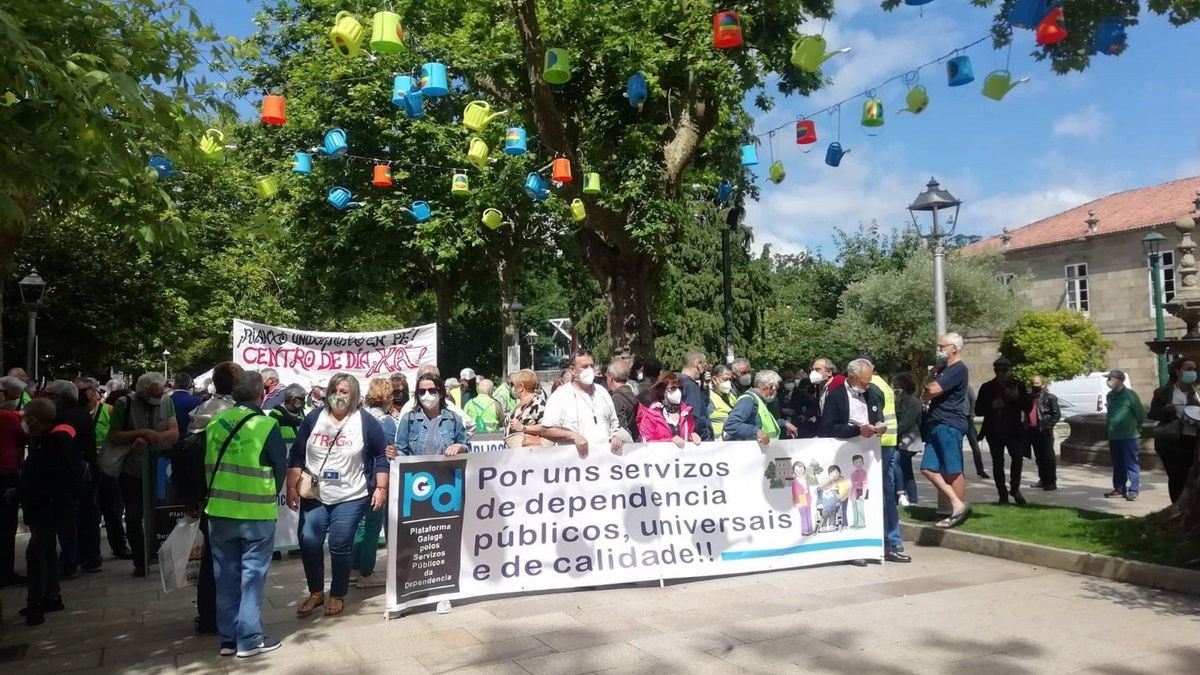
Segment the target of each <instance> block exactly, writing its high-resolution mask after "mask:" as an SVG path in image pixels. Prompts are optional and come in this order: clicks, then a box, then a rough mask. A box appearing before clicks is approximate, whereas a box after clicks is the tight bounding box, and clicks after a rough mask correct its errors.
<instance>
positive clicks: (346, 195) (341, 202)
mask: <svg viewBox="0 0 1200 675" xmlns="http://www.w3.org/2000/svg"><path fill="white" fill-rule="evenodd" d="M325 201H327V202H329V205H330V206H332V207H333V208H335V209H337V210H338V211H344V210H346V209H348V208H351V207H354V206H362V204H360V203H358V202H352V201H350V191H349V190H347V189H346V188H344V187H331V188H329V196H327V197H325Z"/></svg>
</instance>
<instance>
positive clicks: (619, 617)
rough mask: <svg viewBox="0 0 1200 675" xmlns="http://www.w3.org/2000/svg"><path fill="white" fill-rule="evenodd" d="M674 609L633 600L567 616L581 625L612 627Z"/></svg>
mask: <svg viewBox="0 0 1200 675" xmlns="http://www.w3.org/2000/svg"><path fill="white" fill-rule="evenodd" d="M671 610H672V608H671V607H670V606H669V605H668V604H666V603H655V602H638V601H636V600H631V601H629V602H622V603H616V604H606V605H600V606H597V607H587V608H584V609H573V610H571V611H569V612H567V615H569V616H571V617H573V618H575V619H577V620H578V621H580V622H581V623H584V624H588V625H593V624H600V625H606V626H607V625H610V624H614V623H622V622H627V621H636V620H638V619H641V618H642V617H645V616H647V615H650V614H654V613H657V612H669V611H671Z"/></svg>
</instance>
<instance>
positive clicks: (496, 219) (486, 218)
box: [481, 209, 504, 230]
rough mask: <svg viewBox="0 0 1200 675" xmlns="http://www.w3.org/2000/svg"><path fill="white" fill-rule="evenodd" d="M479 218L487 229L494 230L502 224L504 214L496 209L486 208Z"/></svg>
mask: <svg viewBox="0 0 1200 675" xmlns="http://www.w3.org/2000/svg"><path fill="white" fill-rule="evenodd" d="M481 220H483V224H484V225H487V226H488V228H489V229H492V230H494V229H496V228H498V227H500V226H501V225H503V224H504V214H503V213H500V211H499V210H498V209H486V210H485V211H484V212H483V218H482V219H481Z"/></svg>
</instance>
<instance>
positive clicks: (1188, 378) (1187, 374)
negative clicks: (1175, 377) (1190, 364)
mask: <svg viewBox="0 0 1200 675" xmlns="http://www.w3.org/2000/svg"><path fill="white" fill-rule="evenodd" d="M1179 381H1180V382H1182V383H1184V384H1196V371H1194V370H1185V371H1183V372H1181V373H1179Z"/></svg>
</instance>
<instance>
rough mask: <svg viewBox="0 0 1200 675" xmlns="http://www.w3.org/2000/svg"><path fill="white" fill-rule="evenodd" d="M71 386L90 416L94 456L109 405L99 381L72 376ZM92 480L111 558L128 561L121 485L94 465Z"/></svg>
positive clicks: (107, 421)
mask: <svg viewBox="0 0 1200 675" xmlns="http://www.w3.org/2000/svg"><path fill="white" fill-rule="evenodd" d="M75 388H76V389H77V390H78V391H79V402H80V403H81V404H82V405H83V406H84V408H85V409H86V410H87V411H88V415H89V416H90V417H91V418H92V425H93V426H94V427H95V433H96V455H97V457H98V456H99V454H100V451H101V450H103V449H104V441H105V440H106V439H107V438H108V430H109V428H111V427H112V406H110V405H108V404H106V403H105V402H104V397H103V396H102V395H101V394H100V382H99V381H97V380H96V379H95V378H91V377H80V378H76V379H75ZM93 477H94V479H95V481H96V504H97V510H98V511H99V512H100V515H101V516H103V518H104V532H105V534H106V535H107V536H108V546H109V548H110V549H111V550H112V554H113V557H114V558H117V559H119V560H129V559H130V558H131V557H132V555H131V554H130V552H129V544H127V543H125V524H124V523H123V522H122V519H123V518H124V515H125V506H124V504H122V503H121V488H120V486H118V484H117V479H116V478H114V477H112V476H109V475H107V474H105V473H104V472H103V471H100V470H99V468H98V467H96V471H95V472H94V474H93Z"/></svg>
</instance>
